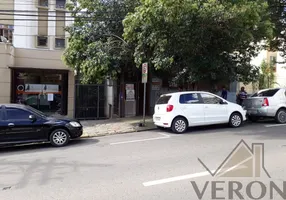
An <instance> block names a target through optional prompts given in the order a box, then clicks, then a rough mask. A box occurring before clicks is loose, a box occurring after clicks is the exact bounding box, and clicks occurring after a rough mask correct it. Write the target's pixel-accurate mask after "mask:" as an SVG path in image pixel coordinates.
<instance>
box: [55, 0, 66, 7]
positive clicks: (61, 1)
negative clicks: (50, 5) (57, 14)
mask: <svg viewBox="0 0 286 200" xmlns="http://www.w3.org/2000/svg"><path fill="white" fill-rule="evenodd" d="M56 8H59V9H65V8H66V0H56Z"/></svg>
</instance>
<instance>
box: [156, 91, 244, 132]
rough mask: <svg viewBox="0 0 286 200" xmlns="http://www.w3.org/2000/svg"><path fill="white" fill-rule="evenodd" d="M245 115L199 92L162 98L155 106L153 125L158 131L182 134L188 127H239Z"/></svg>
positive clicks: (223, 101) (229, 104)
mask: <svg viewBox="0 0 286 200" xmlns="http://www.w3.org/2000/svg"><path fill="white" fill-rule="evenodd" d="M245 120H246V111H245V110H243V108H242V107H241V106H240V105H237V104H235V103H231V102H229V101H226V100H224V99H222V98H221V97H219V96H217V95H215V94H212V93H209V92H202V91H190V92H177V93H170V94H165V95H161V96H160V98H159V100H158V101H157V103H156V105H155V110H154V115H153V121H154V124H155V125H156V126H157V127H158V128H171V129H172V131H173V132H175V133H183V132H185V131H186V130H187V128H188V127H192V126H202V125H213V124H224V123H228V124H229V125H230V126H231V127H240V126H241V125H242V123H243V121H245Z"/></svg>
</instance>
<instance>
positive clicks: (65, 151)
mask: <svg viewBox="0 0 286 200" xmlns="http://www.w3.org/2000/svg"><path fill="white" fill-rule="evenodd" d="M242 139H243V140H244V141H245V142H246V144H247V145H249V147H250V148H251V145H252V143H264V149H265V151H264V161H265V169H266V170H267V172H268V173H269V175H270V176H271V177H270V178H269V177H268V176H267V173H264V171H263V170H262V172H261V174H262V175H261V177H256V178H245V177H242V178H221V177H212V176H211V175H210V174H209V173H208V172H207V170H206V168H205V167H204V166H203V165H202V164H201V163H200V162H199V161H198V158H199V159H201V160H202V161H203V162H204V164H205V165H206V166H207V167H208V168H209V169H210V170H216V169H217V168H218V167H219V166H220V164H221V163H222V162H223V160H225V158H226V157H227V156H228V155H229V154H230V152H231V151H232V150H233V149H234V148H235V146H236V145H237V144H238V143H239V142H240V141H241V140H242ZM285 158H286V125H281V126H280V125H279V126H276V124H275V123H272V122H264V123H253V124H246V125H244V126H243V127H241V128H238V129H232V128H228V127H226V126H215V127H204V128H195V129H190V130H189V131H188V132H187V133H185V134H182V135H176V134H172V133H171V132H164V131H149V132H140V133H131V134H123V135H114V136H106V137H100V138H94V139H81V140H77V141H73V142H72V143H71V144H70V145H69V146H66V147H64V148H53V147H51V146H50V145H47V144H44V145H35V146H23V147H13V148H5V149H0V163H1V164H0V199H1V200H2V199H3V200H46V199H47V200H54V199H55V200H95V199H98V200H111V199H112V200H117V199H118V200H122V199H124V200H125V199H126V200H135V199H136V200H141V199H144V200H145V199H146V200H152V199H154V200H158V199H162V200H169V199H170V200H174V199H176V200H177V199H184V200H185V199H186V200H187V199H188V200H189V199H191V200H196V199H199V198H198V197H197V195H196V192H195V189H194V187H193V184H194V183H195V185H196V186H197V187H198V189H199V190H201V191H202V190H203V187H204V186H205V184H206V183H207V182H208V183H209V184H213V183H214V181H224V182H223V183H220V185H219V186H220V187H222V191H220V192H218V193H217V196H218V197H226V198H225V199H230V198H229V197H228V195H229V192H228V188H227V186H229V185H228V184H229V181H234V180H236V181H240V182H241V183H242V185H243V188H242V190H241V193H243V195H244V197H245V199H251V198H248V196H247V194H246V189H245V188H246V186H247V184H248V183H250V182H251V181H254V180H256V181H261V182H263V184H265V185H266V189H267V193H266V194H265V196H264V197H265V198H262V199H268V200H269V199H270V197H269V195H270V189H269V182H270V181H273V182H274V183H275V184H277V185H278V186H279V187H281V189H283V188H282V185H281V184H282V181H283V180H286V170H285V169H286V162H285ZM245 166H248V165H247V164H244V165H242V167H244V168H245ZM236 167H237V166H236ZM231 170H234V169H231ZM240 176H241V175H240ZM191 181H192V182H191ZM252 186H253V187H252V188H251V190H252V192H253V195H254V196H255V195H256V196H259V194H260V189H261V187H262V186H261V187H258V186H259V185H258V184H256V185H255V184H253V185H252ZM213 191H214V190H212V187H211V185H208V186H207V187H206V190H205V193H204V195H203V197H202V198H201V199H208V200H210V199H214V196H213V197H212V196H211V194H213ZM285 193H286V191H285ZM274 198H275V199H282V198H279V195H277V193H274ZM234 199H238V198H234Z"/></svg>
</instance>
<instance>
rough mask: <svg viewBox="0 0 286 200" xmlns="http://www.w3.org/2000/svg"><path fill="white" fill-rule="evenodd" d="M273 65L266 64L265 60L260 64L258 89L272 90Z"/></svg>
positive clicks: (273, 79) (273, 78)
mask: <svg viewBox="0 0 286 200" xmlns="http://www.w3.org/2000/svg"><path fill="white" fill-rule="evenodd" d="M274 68H275V63H274V62H271V63H267V62H266V61H265V60H264V61H263V62H262V63H261V66H260V74H259V89H266V88H272V87H273V86H274V84H275V74H274V71H275V70H274Z"/></svg>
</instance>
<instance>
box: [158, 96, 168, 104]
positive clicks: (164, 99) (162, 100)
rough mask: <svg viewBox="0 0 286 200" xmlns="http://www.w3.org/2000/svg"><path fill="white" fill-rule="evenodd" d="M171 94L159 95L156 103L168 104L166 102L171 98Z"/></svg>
mask: <svg viewBox="0 0 286 200" xmlns="http://www.w3.org/2000/svg"><path fill="white" fill-rule="evenodd" d="M171 97H172V96H169V95H168V96H167V95H166V96H161V97H160V98H159V99H158V101H157V103H156V104H168V102H169V100H170V98H171Z"/></svg>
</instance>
